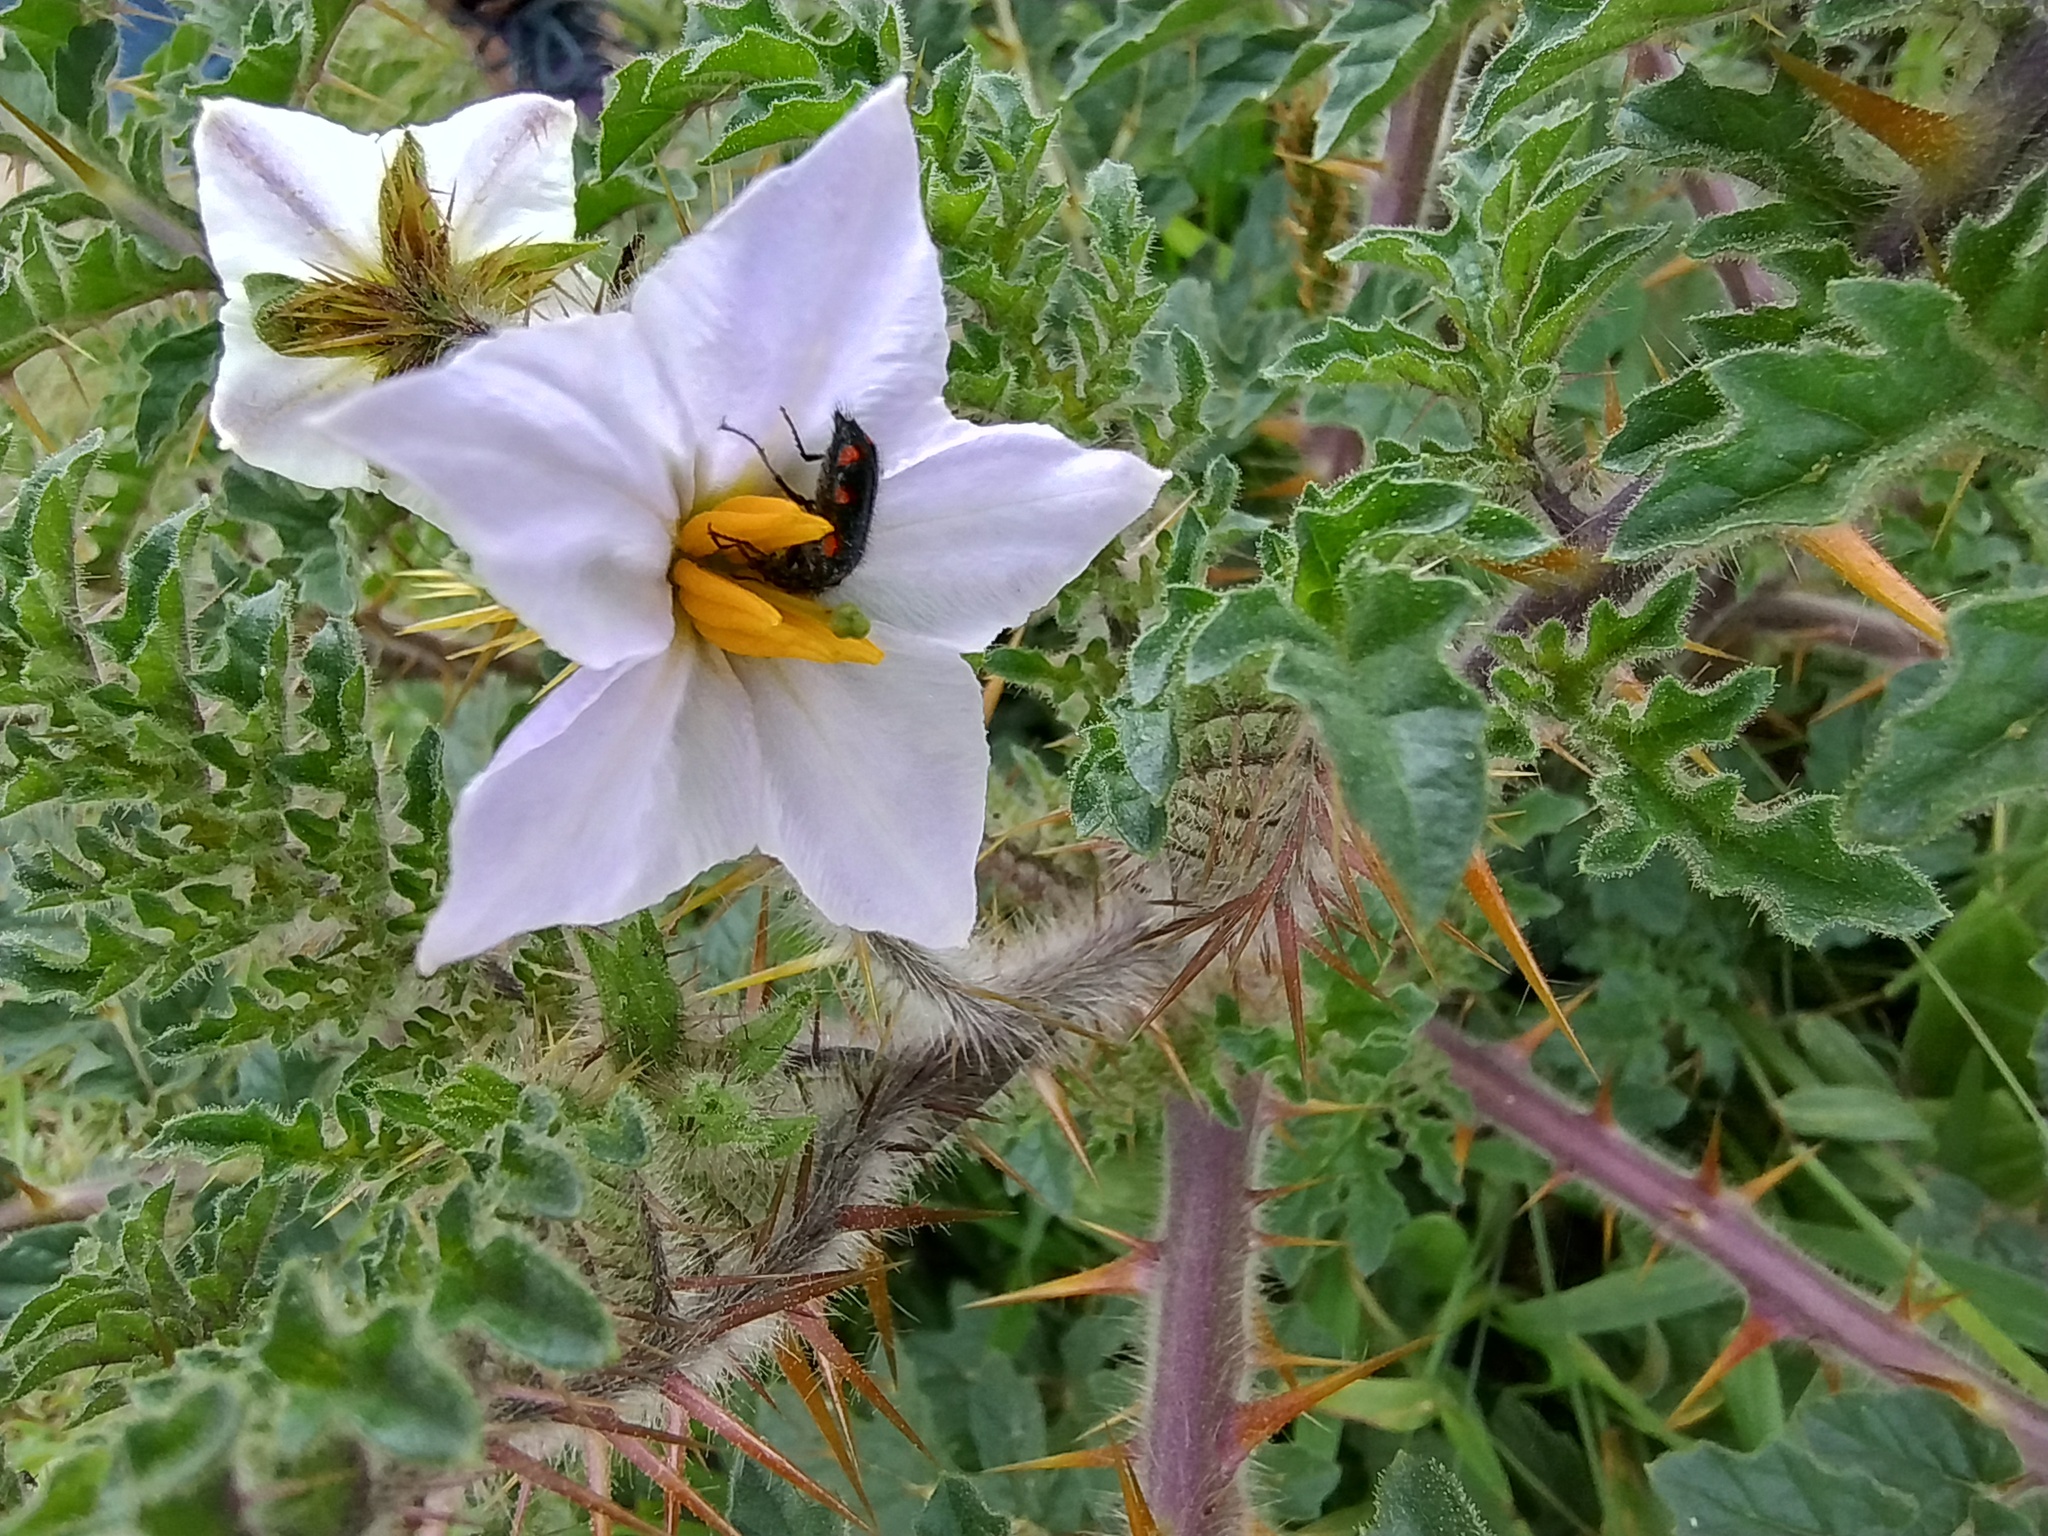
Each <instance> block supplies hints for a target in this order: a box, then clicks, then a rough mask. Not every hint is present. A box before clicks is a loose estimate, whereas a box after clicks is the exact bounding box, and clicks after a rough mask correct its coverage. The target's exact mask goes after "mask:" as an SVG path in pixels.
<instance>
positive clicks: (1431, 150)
mask: <svg viewBox="0 0 2048 1536" xmlns="http://www.w3.org/2000/svg"><path fill="white" fill-rule="evenodd" d="M1464 61H1465V40H1464V38H1463V37H1459V38H1457V39H1455V40H1454V41H1453V42H1452V43H1451V44H1450V45H1449V46H1448V47H1447V48H1445V49H1444V51H1443V52H1442V53H1440V54H1438V55H1437V57H1436V62H1435V63H1433V64H1431V65H1430V66H1429V68H1428V69H1426V70H1424V71H1423V72H1422V73H1421V75H1419V76H1418V77H1417V78H1416V81H1415V83H1414V84H1413V85H1411V86H1409V87H1408V89H1407V90H1406V91H1405V92H1403V93H1402V95H1401V98H1400V99H1399V100H1398V101H1396V102H1395V103H1394V105H1393V106H1392V107H1391V108H1389V109H1388V112H1387V131H1386V136H1385V138H1384V139H1382V140H1381V145H1380V173H1379V179H1378V180H1377V181H1375V182H1374V183H1373V188H1372V203H1371V205H1370V208H1369V222H1371V223H1373V224H1398V225H1403V226H1408V225H1413V224H1415V223H1416V222H1417V221H1418V220H1420V219H1421V217H1422V205H1423V203H1424V201H1425V200H1426V199H1427V198H1428V197H1429V189H1430V187H1431V186H1432V185H1433V184H1434V183H1435V180H1436V161H1437V150H1438V148H1439V147H1440V146H1441V144H1442V143H1443V136H1444V113H1445V111H1446V110H1447V109H1448V108H1449V107H1450V104H1451V91H1452V89H1453V88H1454V87H1455V86H1456V85H1457V83H1458V69H1459V67H1460V66H1461V65H1462V64H1463V63H1464Z"/></svg>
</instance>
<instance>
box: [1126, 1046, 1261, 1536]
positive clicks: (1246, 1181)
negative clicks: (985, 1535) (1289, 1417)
mask: <svg viewBox="0 0 2048 1536" xmlns="http://www.w3.org/2000/svg"><path fill="white" fill-rule="evenodd" d="M1260 1088H1261V1082H1260V1080H1259V1079H1258V1078H1256V1077H1247V1078H1246V1079H1244V1081H1243V1082H1241V1083H1240V1084H1239V1085H1238V1091H1237V1095H1236V1102H1237V1117H1238V1123H1237V1124H1236V1125H1235V1126H1231V1125H1226V1124H1224V1123H1223V1122H1222V1121H1221V1120H1219V1119H1217V1118H1216V1117H1215V1116H1214V1115H1213V1114H1212V1113H1211V1112H1210V1110H1209V1108H1208V1106H1206V1105H1204V1104H1200V1103H1196V1102H1193V1101H1191V1100H1186V1099H1175V1100H1173V1101H1172V1102H1170V1103H1169V1104H1168V1105H1167V1106H1166V1212H1165V1220H1164V1222H1163V1224H1162V1230H1161V1233H1160V1236H1159V1249H1158V1268H1157V1271H1156V1273H1157V1275H1158V1277H1159V1278H1158V1281H1157V1287H1158V1289H1157V1292H1156V1295H1155V1307H1154V1317H1153V1334H1154V1339H1153V1346H1152V1365H1151V1379H1150V1380H1149V1381H1148V1382H1147V1384H1146V1388H1145V1408H1144V1413H1143V1417H1142V1419H1141V1423H1142V1424H1143V1426H1144V1427H1143V1429H1142V1430H1141V1432H1140V1436H1141V1443H1140V1448H1139V1455H1138V1481H1139V1484H1140V1486H1141V1487H1142V1488H1143V1489H1144V1492H1145V1497H1146V1500H1147V1502H1148V1503H1149V1504H1150V1505H1151V1508H1152V1513H1153V1515H1154V1517H1155V1518H1156V1519H1157V1520H1158V1522H1159V1526H1160V1529H1161V1530H1162V1531H1163V1532H1165V1533H1166V1536H1238V1533H1241V1532H1242V1531H1243V1530H1244V1528H1245V1521H1246V1514H1247V1510H1246V1505H1245V1500H1244V1494H1243V1492H1242V1490H1241V1489H1240V1488H1239V1486H1238V1482H1237V1470H1238V1466H1239V1464H1240V1463H1241V1462H1242V1460H1243V1459H1244V1458H1243V1455H1242V1453H1241V1452H1240V1451H1239V1449H1238V1447H1237V1444H1236V1433H1235V1431H1236V1421H1237V1412H1238V1403H1239V1399H1240V1396H1241V1394H1242V1392H1243V1389H1244V1387H1245V1385H1246V1383H1247V1381H1248V1380H1249V1378H1250V1374H1251V1371H1250V1361H1249V1348H1250V1338H1251V1335H1250V1329H1249V1327H1248V1315H1249V1314H1248V1309H1249V1306H1250V1299H1251V1298H1250V1288H1251V1279H1252V1260H1253V1255H1254V1251H1255V1248H1256V1245H1257V1242H1258V1237H1257V1233H1256V1231H1255V1230H1254V1227H1253V1224H1252V1195H1251V1185H1252V1174H1253V1167H1254V1162H1255V1158H1256V1154H1257V1146H1258V1140H1259V1124H1258V1112H1259V1096H1260Z"/></svg>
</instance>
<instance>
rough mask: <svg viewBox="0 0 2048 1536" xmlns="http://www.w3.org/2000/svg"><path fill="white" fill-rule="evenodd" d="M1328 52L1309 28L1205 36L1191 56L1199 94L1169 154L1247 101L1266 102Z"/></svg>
mask: <svg viewBox="0 0 2048 1536" xmlns="http://www.w3.org/2000/svg"><path fill="white" fill-rule="evenodd" d="M1333 51H1334V50H1333V48H1332V46H1331V45H1328V44H1319V43H1317V42H1316V41H1315V29H1314V28H1313V27H1279V28H1275V29H1274V30H1272V31H1270V32H1258V33H1254V34H1253V35H1252V36H1250V37H1229V36H1224V37H1205V38H1203V39H1202V44H1201V50H1200V52H1199V54H1198V55H1197V58H1196V77H1197V79H1198V80H1199V81H1200V85H1201V95H1200V96H1199V97H1197V98H1196V100H1195V103H1194V105H1193V106H1191V107H1189V109H1188V111H1187V113H1186V115H1185V116H1183V117H1182V118H1181V122H1180V126H1179V127H1178V128H1177V129H1175V130H1174V136H1173V149H1174V153H1175V154H1184V153H1186V152H1187V150H1188V149H1189V148H1191V147H1192V146H1193V145H1194V143H1195V141H1196V140H1197V139H1199V138H1200V137H1201V136H1202V135H1203V134H1205V133H1207V132H1208V131H1209V130H1210V129H1211V128H1214V127H1215V126H1217V124H1219V123H1222V122H1224V121H1226V120H1227V119H1228V118H1229V117H1230V115H1231V114H1232V113H1233V112H1235V111H1236V110H1237V109H1238V108H1239V107H1241V106H1243V105H1244V104H1245V103H1246V102H1248V101H1270V100H1271V99H1272V98H1273V96H1274V95H1276V94H1277V93H1279V92H1280V91H1283V90H1285V89H1286V88H1287V87H1288V86H1290V85H1293V84H1295V83H1296V82H1298V81H1300V80H1302V79H1305V78H1306V77H1307V76H1309V75H1311V74H1313V73H1314V72H1315V71H1316V70H1317V69H1318V68H1320V67H1321V66H1322V65H1324V64H1326V63H1328V62H1329V60H1330V57H1331V55H1332V53H1333Z"/></svg>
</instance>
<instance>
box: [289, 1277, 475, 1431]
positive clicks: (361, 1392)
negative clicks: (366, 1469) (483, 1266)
mask: <svg viewBox="0 0 2048 1536" xmlns="http://www.w3.org/2000/svg"><path fill="white" fill-rule="evenodd" d="M258 1355H259V1358H261V1360H262V1361H263V1364H264V1365H265V1366H266V1367H267V1368H268V1369H269V1371H270V1373H271V1374H272V1375H273V1376H275V1377H276V1378H277V1379H278V1380H279V1381H281V1382H283V1383H285V1385H287V1386H289V1387H292V1388H294V1389H296V1391H297V1392H298V1393H299V1395H300V1396H302V1397H303V1398H304V1399H305V1400H306V1401H307V1402H308V1403H310V1404H313V1405H316V1406H317V1407H319V1408H321V1409H323V1410H325V1411H326V1412H327V1413H329V1414H332V1415H334V1416H336V1417H338V1418H339V1419H341V1420H342V1422H344V1423H345V1424H347V1425H349V1426H350V1427H351V1428H354V1429H356V1430H359V1431H360V1432H361V1433H362V1434H363V1435H364V1436H366V1437H367V1438H368V1439H369V1440H371V1441H372V1442H373V1443H375V1444H377V1445H379V1446H381V1447H383V1448H384V1449H385V1450H387V1451H389V1452H390V1453H391V1454H392V1455H394V1456H396V1457H398V1458H399V1459H401V1460H403V1461H416V1462H429V1463H449V1462H457V1461H463V1460H466V1459H467V1458H469V1457H471V1456H473V1455H474V1454H475V1449H476V1437H477V1430H478V1428H479V1427H480V1424H481V1415H480V1414H479V1412H478V1410H477V1404H476V1399H475V1397H474V1396H472V1395H471V1393H470V1390H469V1387H468V1385H467V1383H465V1382H464V1381H463V1379H462V1377H461V1376H460V1375H458V1374H457V1373H456V1372H455V1370H454V1369H453V1368H452V1367H450V1366H449V1365H448V1364H447V1363H446V1362H445V1361H443V1360H442V1359H441V1358H440V1357H439V1355H438V1354H437V1353H435V1352H434V1351H433V1350H432V1349H431V1348H430V1347H429V1346H428V1345H427V1343H426V1341H425V1340H424V1339H423V1338H422V1337H421V1335H420V1329H419V1319H418V1316H417V1315H416V1314H415V1313H413V1312H412V1311H410V1310H409V1309H407V1308H405V1307H397V1306H394V1307H386V1308H385V1309H384V1310H382V1311H381V1312H378V1313H377V1314H376V1315H375V1316H374V1317H373V1318H371V1320H370V1321H369V1323H368V1324H367V1325H365V1326H364V1327H363V1328H361V1329H360V1330H358V1331H356V1332H354V1333H344V1332H339V1331H337V1330H336V1329H334V1328H333V1327H332V1326H331V1325H330V1324H329V1323H328V1321H327V1316H326V1311H325V1309H324V1307H322V1305H321V1303H320V1298H319V1295H318V1294H317V1293H316V1291H315V1290H314V1286H313V1279H312V1275H311V1273H310V1272H309V1271H308V1270H306V1269H304V1268H298V1267H295V1268H293V1269H290V1270H288V1271H286V1273H285V1276H284V1278H283V1279H282V1280H281V1281H280V1282H279V1283H278V1288H277V1295H276V1300H275V1302H274V1303H273V1306H272V1313H271V1323H270V1331H269V1333H268V1334H267V1335H266V1336H265V1338H264V1340H263V1342H262V1345H261V1347H260V1348H259V1350H258Z"/></svg>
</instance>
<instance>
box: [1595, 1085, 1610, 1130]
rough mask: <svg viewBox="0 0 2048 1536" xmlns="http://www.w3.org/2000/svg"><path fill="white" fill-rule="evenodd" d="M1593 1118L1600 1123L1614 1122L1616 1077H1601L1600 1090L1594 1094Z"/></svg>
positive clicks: (1608, 1123)
mask: <svg viewBox="0 0 2048 1536" xmlns="http://www.w3.org/2000/svg"><path fill="white" fill-rule="evenodd" d="M1593 1120H1594V1122H1595V1123H1596V1124H1599V1125H1612V1124H1614V1079H1613V1078H1611V1077H1603V1078H1601V1079H1600V1091H1599V1093H1597V1094H1595V1095H1594V1096H1593Z"/></svg>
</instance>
